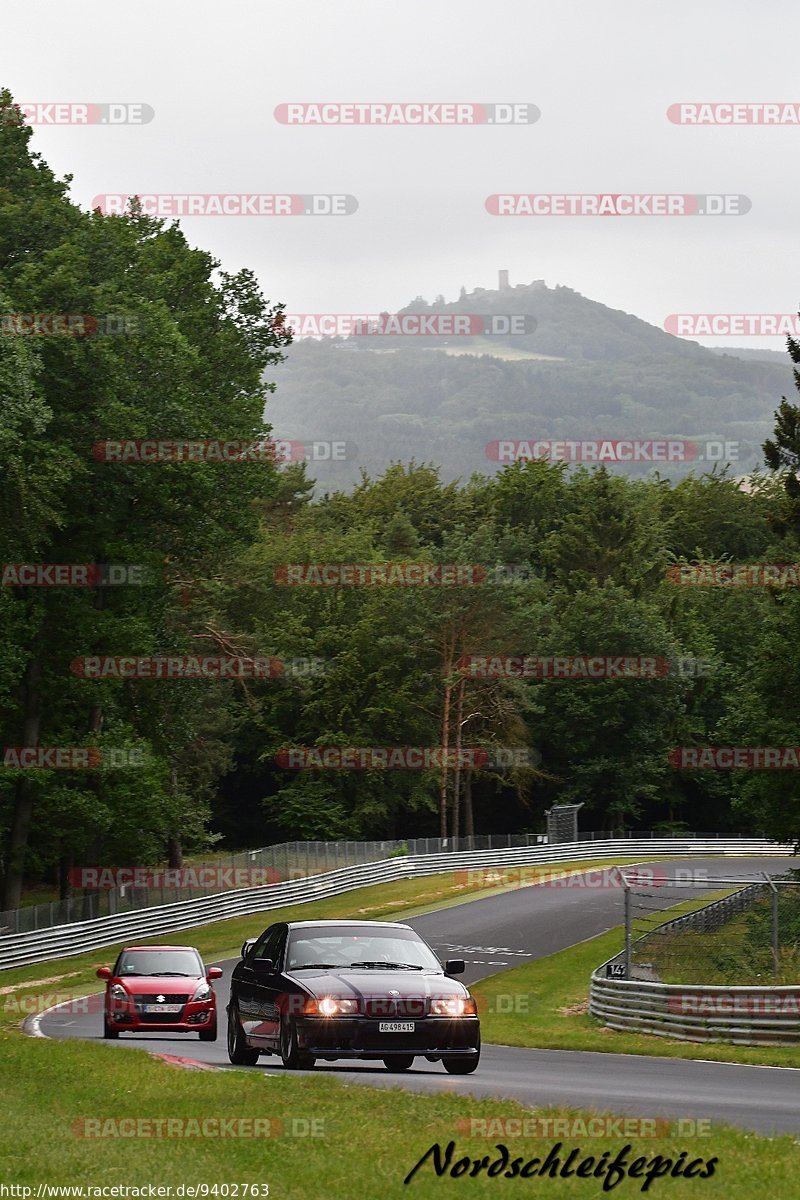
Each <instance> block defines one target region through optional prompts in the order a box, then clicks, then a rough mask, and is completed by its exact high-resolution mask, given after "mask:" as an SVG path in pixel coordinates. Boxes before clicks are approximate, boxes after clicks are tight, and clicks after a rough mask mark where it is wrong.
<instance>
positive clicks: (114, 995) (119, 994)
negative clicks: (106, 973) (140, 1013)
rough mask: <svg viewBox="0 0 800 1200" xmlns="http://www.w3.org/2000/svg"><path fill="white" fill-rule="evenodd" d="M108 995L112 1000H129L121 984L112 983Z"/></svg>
mask: <svg viewBox="0 0 800 1200" xmlns="http://www.w3.org/2000/svg"><path fill="white" fill-rule="evenodd" d="M108 994H109V996H110V997H111V999H112V1000H130V996H129V995H128V993H127V992H126V991H125V988H124V987H123V986H122V984H121V983H112V985H111V987H110V988H109V989H108Z"/></svg>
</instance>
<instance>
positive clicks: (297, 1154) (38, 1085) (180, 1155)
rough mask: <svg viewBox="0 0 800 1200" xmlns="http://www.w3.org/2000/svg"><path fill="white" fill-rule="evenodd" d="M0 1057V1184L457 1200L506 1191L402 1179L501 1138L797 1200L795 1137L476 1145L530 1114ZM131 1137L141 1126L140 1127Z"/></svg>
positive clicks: (555, 1182) (629, 1184)
mask: <svg viewBox="0 0 800 1200" xmlns="http://www.w3.org/2000/svg"><path fill="white" fill-rule="evenodd" d="M0 1056H1V1057H2V1062H3V1067H4V1069H5V1071H6V1072H7V1077H8V1078H9V1079H13V1102H11V1103H8V1104H7V1105H6V1111H5V1113H4V1120H3V1122H2V1128H1V1129H0V1155H2V1161H3V1170H2V1182H4V1183H15V1184H23V1185H27V1186H32V1187H34V1188H35V1186H36V1185H37V1184H39V1183H51V1184H72V1185H76V1184H83V1185H86V1184H100V1185H105V1184H123V1185H135V1186H141V1185H143V1184H148V1183H152V1184H158V1185H171V1186H172V1187H175V1186H176V1185H178V1184H181V1183H184V1184H195V1185H196V1184H199V1183H206V1184H209V1185H213V1184H232V1183H238V1184H240V1185H241V1184H243V1183H249V1184H254V1183H258V1184H262V1185H263V1184H265V1183H268V1184H269V1188H270V1191H269V1194H270V1197H277V1198H279V1200H312V1198H313V1200H316V1198H319V1200H340V1198H341V1200H376V1198H380V1200H393V1198H394V1197H398V1198H399V1197H401V1196H414V1195H417V1196H421V1197H439V1196H449V1195H451V1194H452V1195H456V1194H457V1195H464V1194H465V1193H466V1194H468V1195H470V1196H486V1197H493V1196H497V1195H499V1194H500V1193H501V1188H502V1184H501V1183H499V1181H498V1180H497V1179H489V1178H487V1177H486V1176H485V1175H484V1176H479V1177H478V1178H474V1179H469V1181H468V1182H466V1183H465V1182H464V1180H463V1179H453V1178H451V1177H449V1176H445V1177H443V1178H440V1179H439V1178H436V1176H435V1174H434V1172H433V1169H432V1167H431V1166H430V1162H429V1163H428V1164H427V1165H425V1166H423V1167H421V1168H420V1170H419V1171H418V1172H417V1173H416V1174H415V1175H414V1177H413V1179H412V1181H411V1183H410V1184H409V1185H408V1187H406V1186H404V1184H403V1179H404V1178H405V1177H406V1175H407V1174H408V1173H409V1172H410V1171H411V1170H412V1168H413V1167H414V1166H415V1164H416V1163H417V1162H419V1160H420V1159H421V1158H422V1157H423V1155H424V1154H425V1153H426V1151H428V1149H429V1148H430V1147H431V1146H432V1145H433V1144H434V1143H438V1144H439V1145H440V1146H441V1147H442V1149H443V1151H444V1149H445V1148H446V1146H447V1144H448V1143H449V1142H450V1141H454V1142H455V1147H456V1149H455V1153H454V1156H453V1161H457V1160H458V1159H459V1158H461V1157H462V1156H468V1157H470V1158H473V1159H480V1158H481V1157H482V1156H483V1155H489V1156H490V1160H491V1159H494V1158H495V1157H496V1156H497V1154H498V1153H499V1152H498V1150H497V1149H496V1146H497V1144H498V1143H503V1144H505V1145H507V1146H508V1148H509V1150H510V1152H511V1157H512V1158H515V1157H521V1158H522V1159H523V1160H525V1161H527V1160H528V1159H529V1158H531V1157H533V1156H538V1157H540V1158H544V1157H545V1156H546V1154H547V1152H548V1151H549V1150H550V1148H551V1147H552V1146H553V1145H554V1144H555V1143H556V1142H557V1141H559V1140H562V1142H563V1150H562V1160H563V1157H565V1156H566V1154H567V1153H569V1151H571V1150H573V1149H580V1152H581V1153H580V1157H584V1156H586V1155H593V1156H594V1157H595V1158H596V1159H597V1158H599V1156H600V1155H601V1154H602V1153H603V1152H605V1151H608V1152H609V1153H610V1155H611V1156H612V1157H613V1155H614V1154H616V1152H617V1151H618V1150H620V1149H622V1147H623V1146H624V1145H626V1144H628V1145H630V1146H631V1150H630V1151H629V1159H631V1160H632V1159H634V1158H636V1157H638V1156H639V1155H642V1156H645V1157H646V1158H647V1159H652V1158H653V1156H654V1155H656V1154H661V1155H662V1156H664V1157H667V1158H672V1159H673V1160H676V1159H677V1158H678V1156H679V1154H680V1152H681V1151H683V1150H685V1151H687V1152H688V1157H689V1159H693V1158H701V1159H703V1160H707V1159H709V1158H711V1157H717V1158H718V1160H719V1161H718V1163H717V1165H716V1173H715V1175H714V1176H713V1177H712V1178H711V1179H708V1180H682V1179H674V1178H672V1179H668V1180H666V1181H661V1182H660V1183H659V1182H658V1181H656V1182H655V1183H654V1185H653V1187H652V1188H651V1189H650V1192H649V1194H650V1195H658V1194H659V1193H660V1194H661V1195H665V1196H666V1197H667V1198H668V1200H685V1198H688V1197H696V1196H698V1195H699V1196H702V1197H720V1198H722V1197H724V1200H753V1198H755V1197H760V1196H761V1195H774V1196H776V1197H780V1198H781V1200H783V1197H787V1198H788V1197H789V1196H790V1195H791V1194H793V1193H792V1188H793V1187H794V1186H795V1182H796V1173H797V1143H796V1142H795V1141H794V1140H793V1138H792V1137H790V1136H783V1137H779V1138H774V1139H770V1138H765V1137H757V1136H755V1135H752V1134H748V1133H745V1132H740V1131H736V1130H732V1129H729V1128H726V1127H722V1126H712V1127H711V1129H710V1131H708V1136H705V1137H693V1136H686V1135H685V1134H680V1133H678V1132H677V1130H676V1129H675V1127H674V1126H671V1127H668V1128H667V1129H665V1130H664V1131H663V1133H662V1136H658V1137H655V1138H641V1137H631V1138H627V1139H626V1138H622V1137H619V1136H614V1137H608V1138H606V1137H603V1138H587V1137H581V1136H576V1137H569V1136H567V1137H566V1138H563V1139H559V1138H557V1137H554V1136H540V1137H519V1136H505V1135H504V1134H503V1133H497V1132H496V1133H495V1134H494V1136H491V1137H476V1136H470V1132H469V1130H470V1129H471V1128H473V1129H474V1128H475V1126H473V1125H471V1124H470V1123H471V1122H472V1121H473V1120H477V1121H482V1120H487V1121H489V1120H497V1119H499V1120H507V1119H508V1118H515V1117H517V1118H525V1117H530V1116H531V1115H532V1111H531V1110H528V1109H524V1108H523V1107H522V1106H520V1105H518V1104H516V1103H513V1102H510V1101H503V1100H491V1101H489V1100H472V1099H470V1098H467V1097H463V1096H459V1095H448V1094H446V1093H442V1094H438V1095H415V1094H413V1093H407V1092H402V1091H400V1090H391V1091H384V1090H383V1089H381V1090H380V1091H377V1090H375V1089H372V1088H369V1087H360V1086H346V1085H344V1084H342V1083H340V1082H339V1081H337V1080H334V1079H331V1078H323V1077H321V1076H319V1075H317V1076H305V1077H303V1076H293V1075H292V1074H290V1073H288V1072H283V1071H280V1070H278V1071H274V1072H270V1073H269V1074H267V1073H265V1072H263V1071H260V1070H253V1071H240V1072H219V1073H211V1072H208V1073H206V1072H188V1071H178V1070H176V1069H175V1068H173V1067H170V1066H168V1065H166V1064H164V1063H162V1062H159V1061H157V1060H154V1059H152V1058H150V1057H149V1056H147V1055H146V1054H145V1053H144V1052H140V1051H127V1050H122V1051H120V1050H114V1049H112V1048H111V1047H104V1046H92V1045H87V1044H82V1043H77V1042H45V1041H39V1040H31V1041H27V1042H23V1041H22V1040H21V1039H19V1038H15V1037H12V1036H10V1035H8V1034H5V1035H3V1034H0ZM9 1099H11V1097H9ZM536 1115H537V1116H540V1117H551V1118H571V1117H575V1116H580V1117H582V1118H584V1119H588V1118H589V1116H590V1115H591V1114H589V1113H576V1112H574V1111H569V1110H564V1109H557V1110H556V1109H544V1110H538V1111H537V1113H536ZM123 1118H128V1119H133V1120H134V1121H137V1122H140V1121H142V1120H148V1119H149V1120H151V1121H152V1120H153V1119H154V1118H168V1119H170V1118H171V1119H173V1120H175V1119H177V1120H180V1121H182V1122H185V1121H187V1120H192V1119H195V1120H197V1121H198V1122H202V1121H208V1120H209V1119H210V1118H211V1119H214V1118H217V1119H219V1118H222V1119H230V1118H238V1119H244V1120H250V1121H252V1120H254V1119H259V1120H260V1121H261V1122H262V1126H261V1128H262V1130H264V1131H265V1132H266V1131H267V1130H269V1132H270V1133H271V1134H272V1136H269V1137H260V1138H245V1137H231V1136H227V1137H225V1138H219V1137H209V1136H205V1137H193V1138H191V1139H189V1138H179V1137H175V1136H172V1137H162V1138H153V1137H150V1138H144V1137H141V1136H139V1137H133V1136H126V1137H122V1136H109V1134H111V1132H112V1131H119V1128H120V1127H119V1126H116V1125H109V1124H107V1123H108V1122H109V1121H110V1120H111V1121H116V1120H119V1119H123ZM87 1119H90V1120H92V1119H93V1120H95V1121H97V1122H100V1124H99V1126H98V1125H96V1126H95V1128H99V1129H100V1130H104V1131H105V1133H106V1136H103V1137H91V1138H87V1137H85V1136H80V1134H81V1132H82V1131H83V1130H85V1128H86V1127H85V1125H84V1124H83V1122H85V1121H86V1120H87ZM76 1122H77V1123H79V1124H78V1125H77V1130H76ZM184 1127H185V1126H184ZM122 1128H123V1129H125V1127H124V1126H123V1127H122ZM127 1128H128V1130H129V1131H131V1132H135V1130H136V1129H137V1128H140V1126H138V1125H132V1126H128V1127H127ZM150 1128H151V1129H152V1128H153V1126H152V1125H151V1126H150ZM167 1128H168V1127H167ZM173 1128H174V1127H173ZM200 1128H202V1126H200ZM488 1128H489V1129H491V1126H489V1127H488ZM495 1129H497V1127H496V1126H495ZM309 1134H313V1135H314V1136H309ZM303 1135H304V1136H303ZM684 1161H687V1160H684ZM530 1183H531V1184H533V1186H534V1187H536V1185H537V1184H538V1185H539V1187H540V1188H541V1194H544V1195H546V1196H548V1197H554V1198H556V1200H559V1198H561V1197H577V1196H580V1197H586V1198H587V1200H589V1198H594V1197H596V1196H600V1195H603V1194H604V1193H602V1191H601V1188H600V1184H599V1182H598V1181H593V1182H590V1181H589V1180H582V1179H577V1178H575V1177H573V1178H571V1179H560V1178H555V1179H551V1178H544V1179H541V1180H537V1179H532V1180H530ZM641 1185H642V1180H641V1179H640V1180H634V1179H628V1180H624V1181H623V1182H622V1183H620V1184H619V1186H618V1187H616V1188H615V1189H614V1195H615V1196H618V1197H630V1196H638V1195H640V1194H641V1190H642V1187H641ZM522 1190H524V1189H522ZM522 1190H521V1193H520V1194H522ZM526 1194H530V1195H533V1194H534V1193H533V1191H531V1192H526ZM240 1195H241V1193H240Z"/></svg>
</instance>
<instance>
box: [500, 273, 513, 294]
mask: <svg viewBox="0 0 800 1200" xmlns="http://www.w3.org/2000/svg"><path fill="white" fill-rule="evenodd" d="M497 286H498V288H499V290H500V291H501V292H507V291H508V290H509V288H510V286H511V285H510V284H509V282H508V271H500V272H499V283H498V285H497Z"/></svg>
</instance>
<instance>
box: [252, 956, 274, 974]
mask: <svg viewBox="0 0 800 1200" xmlns="http://www.w3.org/2000/svg"><path fill="white" fill-rule="evenodd" d="M252 967H253V970H254V971H255V973H256V975H272V974H273V972H274V970H275V963H274V961H273V959H271V958H254V959H253V962H252Z"/></svg>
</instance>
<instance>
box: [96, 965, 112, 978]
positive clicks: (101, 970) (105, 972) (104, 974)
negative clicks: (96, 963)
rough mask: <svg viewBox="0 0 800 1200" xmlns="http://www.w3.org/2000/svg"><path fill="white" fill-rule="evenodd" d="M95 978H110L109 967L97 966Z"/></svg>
mask: <svg viewBox="0 0 800 1200" xmlns="http://www.w3.org/2000/svg"><path fill="white" fill-rule="evenodd" d="M97 978H98V979H110V978H111V968H110V967H98V969H97Z"/></svg>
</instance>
